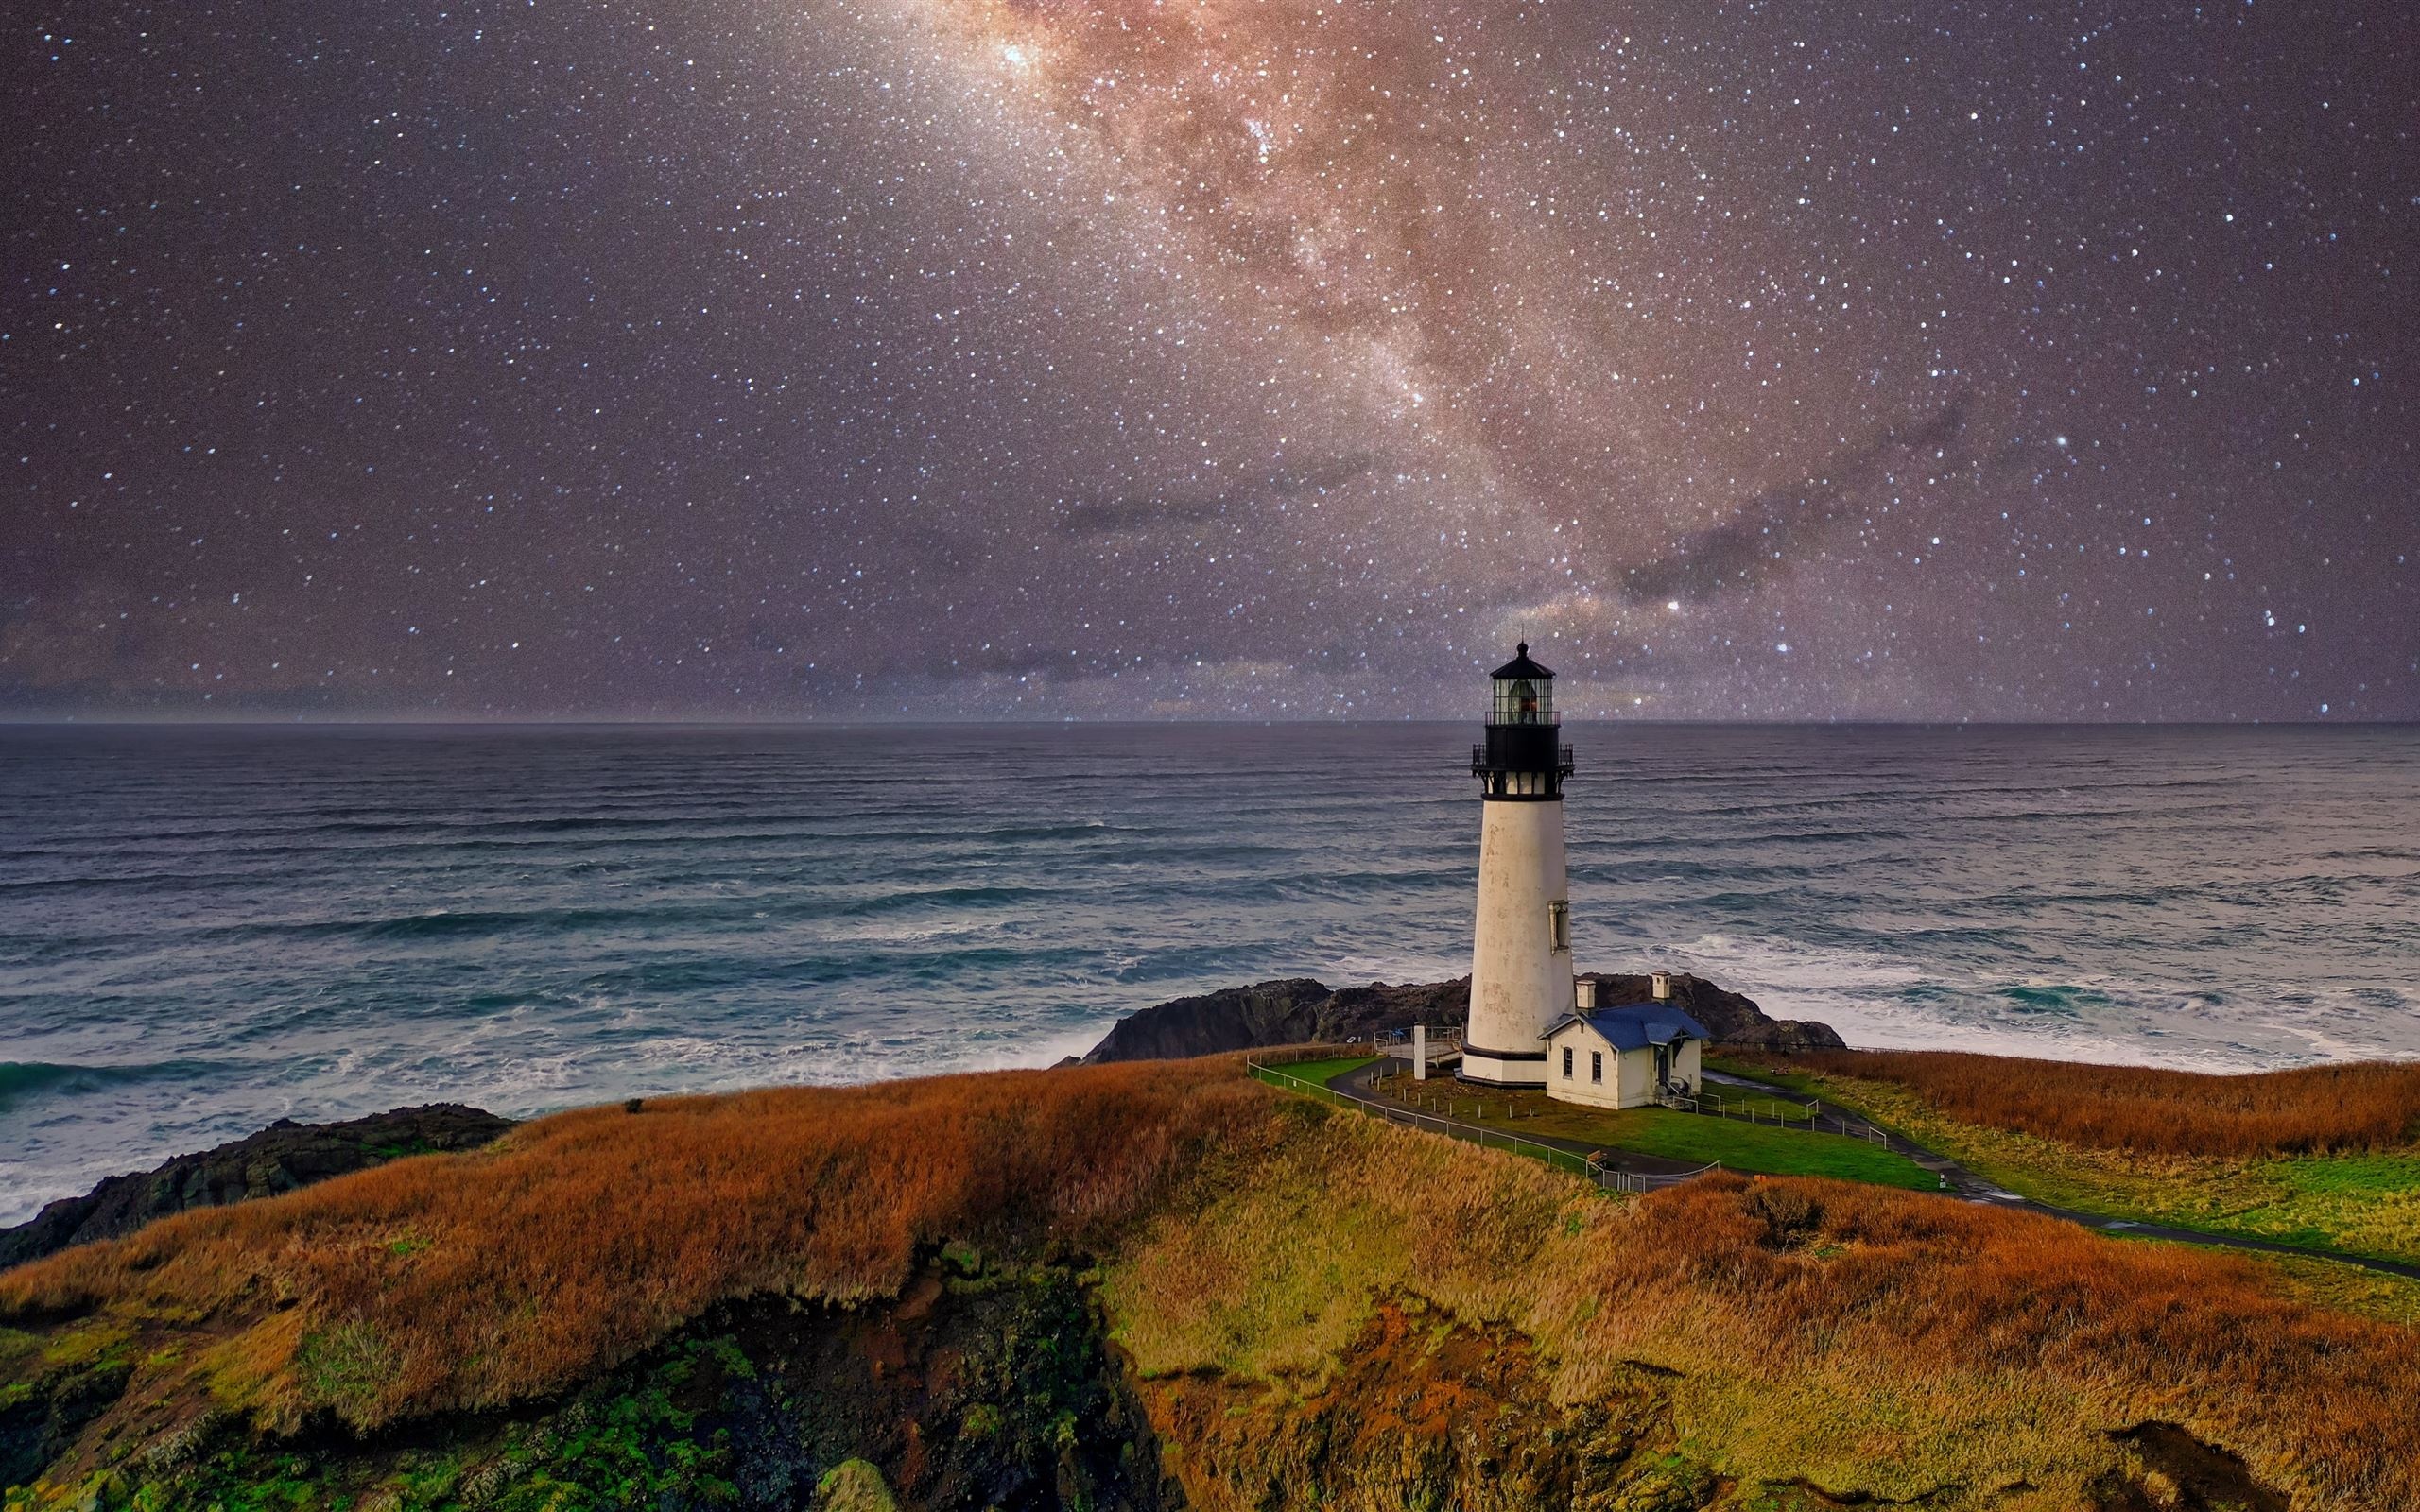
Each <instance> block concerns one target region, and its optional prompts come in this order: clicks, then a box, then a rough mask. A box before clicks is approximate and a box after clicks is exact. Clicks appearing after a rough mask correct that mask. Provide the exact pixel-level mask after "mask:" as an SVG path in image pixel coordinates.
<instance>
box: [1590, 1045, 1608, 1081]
mask: <svg viewBox="0 0 2420 1512" xmlns="http://www.w3.org/2000/svg"><path fill="white" fill-rule="evenodd" d="M1588 1079H1589V1080H1590V1081H1596V1082H1601V1081H1603V1080H1604V1079H1605V1053H1604V1052H1603V1051H1601V1050H1591V1051H1589V1052H1588Z"/></svg>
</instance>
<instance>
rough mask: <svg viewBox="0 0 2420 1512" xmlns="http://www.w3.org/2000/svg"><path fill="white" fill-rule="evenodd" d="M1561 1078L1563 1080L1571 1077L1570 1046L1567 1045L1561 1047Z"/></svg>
mask: <svg viewBox="0 0 2420 1512" xmlns="http://www.w3.org/2000/svg"><path fill="white" fill-rule="evenodd" d="M1563 1079H1564V1080H1565V1081H1569V1080H1570V1079H1571V1047H1570V1046H1569V1045H1565V1046H1564V1047H1563Z"/></svg>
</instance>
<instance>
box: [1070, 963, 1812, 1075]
mask: <svg viewBox="0 0 2420 1512" xmlns="http://www.w3.org/2000/svg"><path fill="white" fill-rule="evenodd" d="M1586 974H1587V975H1588V976H1589V978H1590V979H1591V980H1593V981H1595V982H1596V983H1597V984H1598V992H1597V1001H1598V1002H1599V1003H1601V1004H1604V1005H1608V1006H1611V1005H1616V1004H1623V1003H1643V1002H1645V1001H1647V998H1648V995H1649V985H1650V984H1649V979H1648V978H1647V977H1646V976H1644V975H1640V974H1635V973H1633V974H1627V975H1625V974H1620V973H1614V972H1603V971H1592V972H1588V973H1586ZM1672 999H1673V1001H1674V1002H1676V1003H1678V1004H1679V1005H1681V1006H1682V1007H1683V1008H1685V1009H1686V1010H1687V1011H1688V1012H1689V1013H1690V1015H1692V1016H1693V1017H1695V1018H1696V1019H1697V1021H1698V1022H1701V1023H1703V1024H1704V1025H1705V1026H1706V1028H1707V1029H1709V1030H1710V1031H1712V1032H1713V1034H1714V1037H1715V1038H1716V1039H1717V1040H1723V1041H1725V1042H1728V1043H1732V1044H1740V1045H1753V1046H1755V1047H1756V1048H1758V1049H1762V1050H1781V1051H1795V1050H1824V1049H1831V1050H1837V1049H1841V1048H1842V1045H1841V1037H1840V1036H1839V1035H1837V1034H1835V1033H1833V1032H1832V1030H1831V1028H1830V1026H1829V1025H1826V1024H1822V1023H1816V1022H1810V1021H1804V1020H1789V1019H1772V1018H1768V1017H1766V1015H1765V1011H1764V1010H1763V1009H1762V1008H1759V1007H1758V1006H1756V1004H1755V999H1753V998H1749V997H1744V996H1742V995H1741V994H1739V993H1737V992H1732V991H1727V990H1725V989H1724V988H1719V987H1717V986H1715V985H1714V984H1713V983H1711V982H1709V981H1707V980H1705V978H1703V977H1701V976H1690V975H1686V974H1682V975H1676V976H1674V977H1673V978H1672ZM1470 1001H1471V979H1470V978H1469V977H1467V976H1464V977H1458V978H1456V979H1455V980H1453V981H1451V982H1428V983H1421V984H1415V985H1406V986H1401V987H1394V986H1389V985H1388V984H1387V983H1384V982H1374V983H1372V984H1371V985H1369V986H1368V987H1348V988H1341V989H1331V988H1328V987H1327V986H1326V985H1325V984H1324V983H1322V982H1317V981H1314V980H1312V979H1311V978H1309V977H1306V976H1303V977H1291V978H1288V979H1286V980H1283V981H1275V982H1258V983H1254V984H1253V985H1252V986H1250V987H1231V988H1221V989H1219V991H1216V992H1205V993H1202V994H1201V995H1200V996H1198V997H1188V998H1176V999H1172V1000H1171V1001H1169V1002H1167V1003H1162V1004H1160V1005H1156V1006H1154V1007H1149V1008H1145V1009H1143V1010H1142V1011H1141V1012H1139V1013H1136V1014H1133V1015H1132V1016H1131V1017H1128V1018H1124V1019H1120V1020H1119V1021H1117V1022H1116V1023H1115V1024H1113V1025H1112V1026H1111V1027H1110V1031H1109V1033H1108V1034H1107V1035H1106V1036H1105V1037H1103V1039H1102V1040H1101V1042H1100V1043H1099V1044H1098V1045H1095V1046H1094V1047H1093V1049H1092V1052H1091V1053H1090V1054H1089V1055H1087V1056H1085V1057H1083V1059H1084V1062H1085V1063H1086V1064H1098V1063H1099V1062H1101V1061H1107V1060H1176V1059H1182V1058H1184V1057H1188V1056H1211V1055H1219V1054H1221V1053H1223V1052H1226V1051H1231V1050H1255V1049H1260V1048H1263V1047H1265V1046H1270V1045H1299V1044H1317V1043H1325V1042H1330V1041H1337V1040H1364V1039H1367V1038H1369V1036H1370V1035H1371V1034H1372V1033H1374V1032H1380V1031H1386V1030H1394V1029H1409V1028H1410V1027H1411V1026H1412V1025H1413V1024H1415V1023H1426V1024H1430V1025H1436V1026H1443V1025H1459V1024H1460V1023H1461V1022H1462V1021H1463V1020H1464V1019H1465V1018H1466V1017H1468V1015H1469V1012H1470Z"/></svg>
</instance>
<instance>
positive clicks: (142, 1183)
mask: <svg viewBox="0 0 2420 1512" xmlns="http://www.w3.org/2000/svg"><path fill="white" fill-rule="evenodd" d="M511 1126H512V1120H510V1119H509V1118H498V1117H497V1116H496V1115H495V1114H493V1113H488V1112H482V1111H480V1110H479V1109H478V1108H465V1107H463V1106H462V1105H461V1104H459V1103H431V1104H429V1105H427V1106H426V1107H423V1108H395V1109H393V1110H392V1111H390V1112H385V1113H372V1114H371V1115H370V1116H369V1117H367V1118H355V1119H348V1120H346V1121H344V1122H343V1123H338V1124H298V1123H296V1122H294V1121H293V1120H292V1119H290V1118H281V1119H279V1120H278V1121H277V1122H276V1123H274V1124H271V1125H269V1126H268V1127H267V1128H265V1129H263V1130H261V1131H260V1132H259V1133H257V1134H252V1135H249V1136H247V1137H245V1138H243V1139H240V1140H237V1141H235V1142H234V1143H232V1144H221V1145H219V1146H218V1147H217V1148H216V1149H212V1150H204V1151H202V1152H200V1153H199V1154H198V1155H180V1156H178V1157H176V1158H175V1159H173V1160H169V1161H167V1162H166V1163H165V1164H164V1165H161V1166H159V1167H157V1168H156V1169H153V1170H150V1171H145V1172H140V1173H138V1174H136V1175H132V1176H113V1177H108V1178H107V1179H106V1180H104V1181H102V1182H101V1184H100V1185H99V1186H96V1187H95V1188H94V1189H93V1190H92V1191H90V1192H88V1193H86V1194H84V1195H82V1196H80V1197H61V1198H60V1199H59V1200H58V1201H56V1202H53V1203H51V1204H49V1205H48V1206H47V1207H45V1208H43V1210H42V1211H41V1212H39V1213H37V1214H36V1215H35V1216H34V1217H33V1218H32V1220H31V1221H29V1222H26V1223H22V1224H19V1225H17V1226H16V1227H15V1228H13V1229H0V1270H6V1269H8V1268H9V1266H11V1265H21V1264H23V1263H26V1261H29V1260H38V1259H40V1258H41V1257H43V1256H44V1255H48V1254H52V1253H54V1252H56V1251H58V1250H61V1249H65V1248H66V1247H67V1246H70V1245H84V1244H90V1243H92V1242H93V1241H94V1240H96V1239H115V1238H118V1237H120V1236H121V1235H124V1234H130V1233H132V1232H134V1230H136V1229H140V1228H142V1227H143V1226H144V1225H145V1224H147V1223H149V1222H150V1221H151V1220H152V1219H154V1218H164V1217H166V1216H168V1215H169V1214H170V1213H177V1212H183V1211H187V1210H188V1209H192V1208H216V1207H222V1206H224V1205H225V1204H227V1203H230V1202H241V1201H243V1200H245V1199H246V1198H248V1197H271V1196H275V1195H277V1194H279V1193H281V1192H291V1191H293V1190H294V1189H296V1188H297V1187H304V1186H309V1185H310V1184H311V1183H312V1182H314V1181H324V1180H326V1179H327V1178H328V1177H333V1176H343V1175H345V1174H346V1173H347V1172H351V1171H359V1170H363V1169H365V1168H367V1167H369V1166H373V1165H377V1164H380V1163H382V1162H384V1161H387V1160H393V1159H395V1158H396V1157H397V1156H401V1155H424V1154H428V1153H430V1152H432V1151H437V1150H469V1149H476V1148H477V1147H478V1146H480V1145H482V1144H485V1143H488V1142H489V1141H491V1140H493V1139H494V1138H495V1137H496V1136H497V1135H499V1134H502V1133H503V1132H504V1131H505V1130H506V1129H509V1128H510V1127H511Z"/></svg>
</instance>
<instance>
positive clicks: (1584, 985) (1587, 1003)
mask: <svg viewBox="0 0 2420 1512" xmlns="http://www.w3.org/2000/svg"><path fill="white" fill-rule="evenodd" d="M1572 985H1573V987H1574V988H1577V990H1578V992H1579V1002H1580V1011H1581V1012H1582V1013H1585V1012H1587V1011H1588V1010H1589V1009H1591V1008H1593V1007H1595V1006H1596V1005H1597V984H1596V983H1595V982H1594V981H1593V980H1591V979H1590V978H1588V977H1584V976H1583V977H1582V978H1580V979H1579V980H1578V981H1577V982H1575V983H1573V984H1572Z"/></svg>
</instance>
